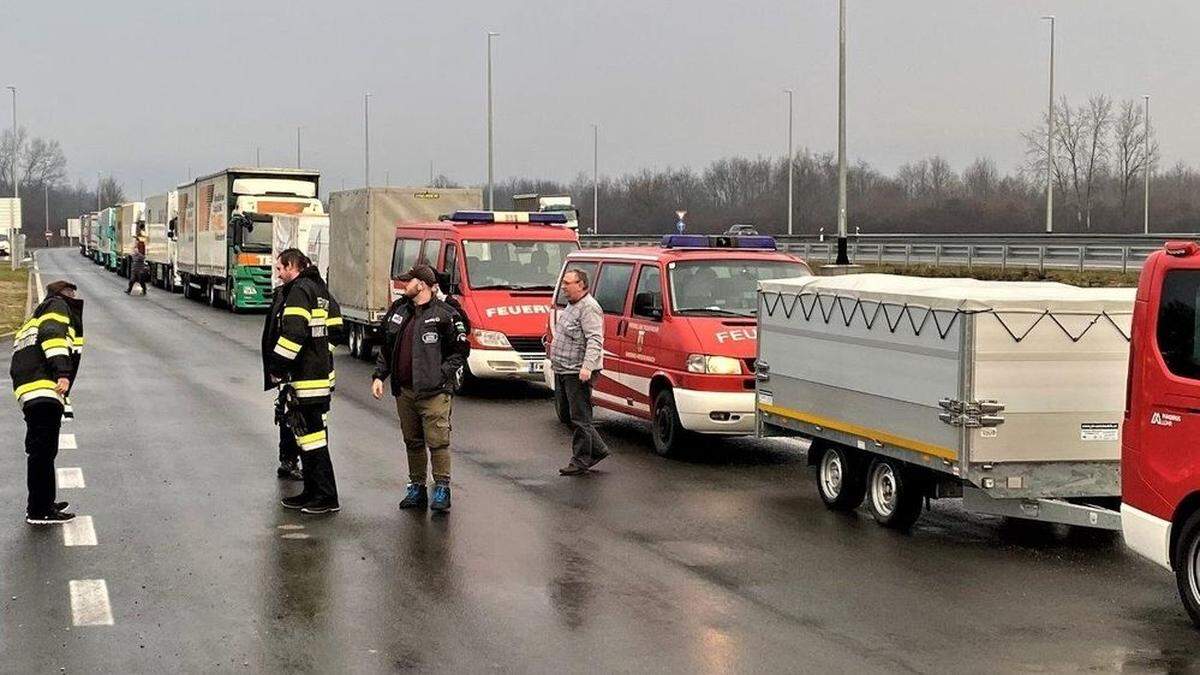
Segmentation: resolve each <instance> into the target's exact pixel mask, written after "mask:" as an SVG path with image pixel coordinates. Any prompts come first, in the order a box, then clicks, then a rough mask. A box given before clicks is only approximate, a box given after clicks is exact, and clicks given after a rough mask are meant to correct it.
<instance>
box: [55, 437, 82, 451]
mask: <svg viewBox="0 0 1200 675" xmlns="http://www.w3.org/2000/svg"><path fill="white" fill-rule="evenodd" d="M58 449H59V450H78V449H79V445H77V444H76V443H75V434H59V435H58Z"/></svg>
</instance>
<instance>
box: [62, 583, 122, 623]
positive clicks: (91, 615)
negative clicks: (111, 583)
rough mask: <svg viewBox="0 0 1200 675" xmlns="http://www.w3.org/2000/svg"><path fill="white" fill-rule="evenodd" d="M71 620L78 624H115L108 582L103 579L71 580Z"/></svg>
mask: <svg viewBox="0 0 1200 675" xmlns="http://www.w3.org/2000/svg"><path fill="white" fill-rule="evenodd" d="M71 622H72V624H73V625H76V626H111V625H113V615H112V607H110V606H109V604H108V584H107V583H105V581H104V580H103V579H73V580H72V581H71Z"/></svg>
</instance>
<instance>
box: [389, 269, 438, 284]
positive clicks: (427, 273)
mask: <svg viewBox="0 0 1200 675" xmlns="http://www.w3.org/2000/svg"><path fill="white" fill-rule="evenodd" d="M413 279H420V280H421V281H423V282H425V285H426V286H436V285H437V272H434V271H433V268H432V267H430V266H429V265H414V266H413V268H412V269H410V270H409V271H407V272H405V273H404V274H401V275H400V277H399V279H398V280H399V281H411V280H413Z"/></svg>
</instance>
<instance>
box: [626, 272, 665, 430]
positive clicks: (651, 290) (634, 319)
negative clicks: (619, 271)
mask: <svg viewBox="0 0 1200 675" xmlns="http://www.w3.org/2000/svg"><path fill="white" fill-rule="evenodd" d="M663 297H664V296H663V286H662V270H661V269H660V268H659V265H658V263H644V264H643V265H641V267H639V268H638V273H637V283H636V284H635V285H634V289H633V299H632V301H631V302H630V306H629V321H628V323H627V325H626V326H625V342H624V349H625V351H624V354H623V356H624V359H623V363H624V364H625V368H624V372H623V373H622V376H621V381H622V383H623V384H624V385H625V386H626V387H628V388H629V389H630V390H631V391H632V392H633V401H634V404H635V407H637V408H638V409H639V410H644V411H645V412H649V410H650V408H651V406H652V403H653V402H652V401H651V400H650V379H651V378H652V377H653V376H654V373H655V372H656V371H658V370H661V369H662V367H663V363H662V361H661V359H662V354H661V348H662V343H663V339H662V331H663V330H664V326H663V314H664V311H663Z"/></svg>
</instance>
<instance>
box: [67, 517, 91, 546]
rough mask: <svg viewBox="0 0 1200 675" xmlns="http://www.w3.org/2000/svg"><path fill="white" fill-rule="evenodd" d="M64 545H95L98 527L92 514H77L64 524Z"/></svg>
mask: <svg viewBox="0 0 1200 675" xmlns="http://www.w3.org/2000/svg"><path fill="white" fill-rule="evenodd" d="M62 533H63V545H65V546H95V545H96V528H95V526H94V525H93V523H92V517H91V516H75V520H69V521H67V522H65V523H63V524H62Z"/></svg>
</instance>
